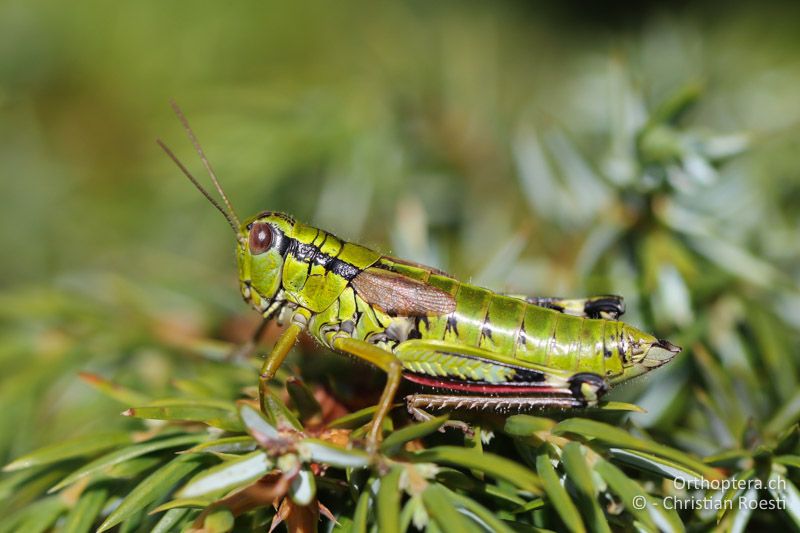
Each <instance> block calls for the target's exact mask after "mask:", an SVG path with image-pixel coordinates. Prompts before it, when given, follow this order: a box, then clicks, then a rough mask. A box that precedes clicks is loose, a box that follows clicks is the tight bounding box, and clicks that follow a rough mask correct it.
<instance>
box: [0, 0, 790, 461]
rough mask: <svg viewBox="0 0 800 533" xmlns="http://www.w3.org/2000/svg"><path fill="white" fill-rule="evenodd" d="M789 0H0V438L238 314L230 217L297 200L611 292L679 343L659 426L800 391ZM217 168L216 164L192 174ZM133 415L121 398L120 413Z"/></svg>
mask: <svg viewBox="0 0 800 533" xmlns="http://www.w3.org/2000/svg"><path fill="white" fill-rule="evenodd" d="M798 20H800V8H798V7H797V6H790V5H782V4H779V3H767V4H752V5H747V4H743V5H740V6H737V7H734V6H731V5H729V4H725V3H720V2H718V3H710V4H704V5H703V6H697V5H694V6H691V5H684V6H679V7H673V9H672V10H670V11H668V10H666V9H663V8H662V7H660V5H659V4H655V5H651V4H643V5H640V6H639V7H637V8H635V9H634V10H632V11H631V10H629V9H624V8H621V7H619V8H616V9H612V8H610V7H609V8H604V7H601V6H595V7H593V8H591V9H588V10H587V9H586V8H585V7H583V6H582V4H581V3H578V2H571V3H570V2H568V3H566V4H564V3H558V4H556V3H546V2H534V3H528V2H510V1H509V2H495V3H485V4H479V3H474V2H470V3H456V2H437V3H427V2H406V3H388V2H386V3H384V2H345V3H328V2H318V3H316V2H302V3H298V4H292V5H288V3H278V2H237V3H229V4H225V5H222V4H217V3H198V2H186V1H180V2H155V1H140V2H114V3H108V2H99V1H94V2H80V3H70V4H66V3H63V2H55V1H36V2H27V1H26V2H23V1H14V0H11V1H8V0H7V1H4V2H2V3H0V175H2V179H1V180H0V216H2V224H0V248H1V249H2V250H3V253H2V262H1V263H0V290H1V291H2V293H0V317H2V322H1V323H0V406H1V407H2V408H1V409H0V435H2V438H0V461H2V462H3V463H5V462H7V461H8V460H10V459H11V458H12V457H14V456H17V455H19V454H20V453H22V452H24V451H27V450H29V449H31V448H32V447H34V446H36V445H40V444H42V443H46V442H52V441H54V440H58V439H61V438H64V437H66V436H68V435H73V434H76V433H80V432H84V431H87V430H89V429H93V428H97V427H98V426H105V425H108V424H109V423H112V422H110V421H113V420H115V417H114V414H115V413H117V412H119V411H120V410H121V408H120V406H119V405H108V404H107V403H106V402H105V401H104V400H101V399H100V397H99V396H97V394H96V393H95V392H94V391H92V390H91V389H90V388H89V387H87V386H86V385H85V384H84V383H82V382H80V381H79V380H78V379H77V378H76V375H77V373H78V372H79V371H89V372H94V373H98V374H100V375H102V376H104V377H106V378H110V379H114V380H117V381H120V382H123V383H128V384H131V385H135V386H137V387H140V388H146V389H148V390H153V391H161V390H166V389H167V388H168V387H169V383H170V380H171V379H172V378H176V377H181V376H187V375H192V374H193V373H195V372H196V371H197V368H199V367H201V366H202V365H203V364H207V363H204V362H202V361H197V360H196V359H193V358H192V357H191V356H187V355H186V353H185V352H186V350H184V349H181V348H180V346H181V345H182V342H184V340H185V339H186V338H197V337H200V336H204V335H207V336H210V337H212V338H218V339H225V340H241V339H243V338H245V337H246V335H247V331H248V329H249V328H250V327H251V324H255V322H254V320H255V317H254V313H252V312H250V311H248V309H247V308H246V307H245V305H244V304H243V303H242V302H241V301H240V299H239V296H238V290H237V284H236V272H235V267H234V257H233V242H232V239H231V234H230V230H229V228H228V226H227V224H225V222H224V220H223V219H222V218H221V217H220V216H219V214H218V213H216V212H215V211H214V210H213V209H212V208H211V207H210V206H209V205H208V204H207V203H206V202H205V200H204V199H203V198H202V197H201V196H200V195H199V194H198V193H197V192H196V191H195V190H193V188H192V187H191V185H190V184H189V183H188V182H187V181H186V180H185V179H184V178H183V177H182V176H181V175H180V173H179V171H178V170H177V168H175V166H174V165H173V164H172V163H171V162H170V161H169V160H168V159H167V158H166V157H165V156H164V154H163V153H162V152H161V151H160V150H159V149H158V147H157V146H156V144H155V142H154V141H155V139H156V138H157V137H160V138H162V139H164V140H165V141H166V142H167V144H169V145H170V146H171V147H172V148H173V149H174V150H175V151H176V153H178V154H179V156H180V157H182V158H183V159H184V161H185V162H186V164H187V165H188V166H189V167H190V168H191V169H192V170H193V171H194V172H195V173H196V174H197V175H198V176H202V172H201V170H202V167H201V165H200V163H199V161H198V159H197V157H196V156H195V155H194V153H193V152H192V150H191V146H190V144H189V142H188V140H187V139H186V137H185V136H184V133H183V132H182V130H181V128H180V124H179V122H178V120H177V119H176V118H175V116H174V115H173V114H172V113H171V110H170V108H169V105H168V102H169V99H170V98H174V99H175V100H176V101H177V102H178V103H179V104H180V105H181V106H182V107H183V109H184V111H185V113H186V114H187V116H188V118H189V120H190V122H191V123H192V125H193V127H194V129H195V131H196V133H197V135H198V137H199V138H200V140H201V142H202V143H203V145H204V147H205V149H206V152H207V153H208V155H209V157H210V159H211V162H212V164H213V165H214V167H215V169H216V170H217V172H218V174H219V175H220V176H221V179H222V181H223V184H224V186H225V187H226V189H227V191H228V194H229V195H230V197H231V198H232V201H233V203H234V205H235V207H236V210H237V211H238V213H239V215H240V216H242V217H244V216H248V215H250V214H253V213H255V212H257V211H260V210H264V209H271V210H280V211H285V212H289V213H292V214H293V215H295V216H296V217H297V218H298V219H300V220H302V221H305V222H309V223H313V224H315V225H318V226H320V227H324V228H326V229H329V230H332V231H334V232H335V233H337V234H338V235H340V236H341V237H343V238H346V239H350V240H355V241H358V242H361V243H363V244H366V245H370V246H373V247H376V248H378V249H381V250H384V251H387V252H392V253H393V254H395V255H398V256H401V257H405V258H408V259H412V260H417V261H421V262H425V263H429V264H433V265H436V266H438V267H441V268H444V269H447V270H449V271H451V272H453V273H454V274H456V275H458V276H459V277H461V278H462V279H465V280H472V281H473V282H475V283H478V284H481V285H484V286H488V287H491V288H494V289H497V290H502V291H509V292H515V293H526V294H536V295H563V296H582V295H588V294H595V293H608V292H612V293H619V294H622V295H623V296H624V297H625V298H626V301H627V302H628V314H627V315H626V320H627V321H629V322H631V323H633V324H636V325H638V326H640V327H642V328H644V329H649V330H653V331H657V332H658V333H659V334H660V335H664V336H669V338H670V339H673V340H675V341H676V342H678V343H679V344H683V345H684V346H685V347H687V348H688V349H687V350H685V352H684V354H682V355H681V357H680V358H679V359H678V360H676V361H675V362H674V363H672V364H671V365H670V367H669V368H668V369H662V370H660V371H659V372H658V373H657V374H656V375H653V376H652V377H649V378H647V379H643V380H639V381H637V382H636V383H633V384H631V385H630V386H627V387H626V388H625V390H623V391H622V395H623V396H625V397H627V398H629V399H630V398H638V401H639V403H641V404H642V405H644V406H645V407H647V408H648V410H649V412H648V414H647V415H643V416H639V417H637V418H634V421H635V422H636V423H637V424H638V425H639V426H640V427H642V428H645V429H646V430H649V431H652V432H654V433H656V434H658V435H661V440H663V441H668V442H670V443H671V444H674V445H678V446H681V447H684V448H686V449H689V450H691V451H694V452H696V453H699V454H701V455H704V456H705V455H709V454H713V453H718V452H720V451H724V450H731V449H754V448H755V446H756V445H757V444H759V443H762V442H765V441H767V440H768V439H769V438H770V437H769V436H770V435H774V434H776V433H777V432H778V431H779V430H782V429H784V428H787V427H790V426H791V425H792V424H793V423H794V422H796V421H797V419H798V418H800V396H798V393H797V390H798V388H797V383H798V372H797V365H798V357H799V356H800V354H799V353H798V346H799V345H800V344H799V343H798V331H800V292H798V283H799V282H800V238H798V229H800V158H798V152H799V150H800V128H798V121H800V99H799V98H798V94H800V93H799V92H798V87H800V32H798V31H797V21H798ZM203 179H205V178H204V176H203ZM118 423H119V424H123V423H126V422H125V421H124V420H122V419H121V417H120V420H119V422H118Z"/></svg>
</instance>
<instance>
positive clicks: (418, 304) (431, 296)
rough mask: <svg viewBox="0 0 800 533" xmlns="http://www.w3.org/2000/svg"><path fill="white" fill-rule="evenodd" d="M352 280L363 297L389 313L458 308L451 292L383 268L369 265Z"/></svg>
mask: <svg viewBox="0 0 800 533" xmlns="http://www.w3.org/2000/svg"><path fill="white" fill-rule="evenodd" d="M351 284H352V285H353V287H354V288H355V290H356V292H357V293H358V295H359V296H360V297H361V298H363V299H364V301H366V302H367V303H369V304H371V305H374V306H377V307H379V308H380V309H381V310H382V311H384V312H385V313H387V314H389V315H396V316H430V315H447V314H449V313H452V312H453V311H455V309H456V300H455V298H453V296H451V295H450V294H449V293H447V292H445V291H443V290H441V289H437V288H436V287H432V286H430V285H428V284H426V283H423V282H421V281H417V280H415V279H412V278H409V277H407V276H404V275H402V274H398V273H396V272H391V271H389V270H384V269H381V268H367V269H366V270H364V271H362V272H360V273H359V274H358V275H357V276H356V277H355V278H353V281H352V282H351Z"/></svg>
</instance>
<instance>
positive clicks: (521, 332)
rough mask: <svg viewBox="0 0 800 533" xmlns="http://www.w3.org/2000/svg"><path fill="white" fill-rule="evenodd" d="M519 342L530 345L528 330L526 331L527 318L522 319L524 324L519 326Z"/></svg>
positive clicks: (521, 344)
mask: <svg viewBox="0 0 800 533" xmlns="http://www.w3.org/2000/svg"><path fill="white" fill-rule="evenodd" d="M517 344H519V345H520V346H527V345H528V332H527V331H525V319H524V318H523V319H522V324H521V325H520V326H519V333H517Z"/></svg>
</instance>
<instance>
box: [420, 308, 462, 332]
mask: <svg viewBox="0 0 800 533" xmlns="http://www.w3.org/2000/svg"><path fill="white" fill-rule="evenodd" d="M426 320H427V319H426ZM444 332H445V334H447V333H450V332H452V333H453V335H455V336H456V337H458V318H456V314H455V313H450V315H448V317H447V323H446V324H445V325H444Z"/></svg>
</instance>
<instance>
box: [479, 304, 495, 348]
mask: <svg viewBox="0 0 800 533" xmlns="http://www.w3.org/2000/svg"><path fill="white" fill-rule="evenodd" d="M484 337H486V338H487V339H489V340H490V341H491V340H493V339H492V327H491V326H490V325H489V310H488V309H487V310H486V316H485V317H484V318H483V324H482V325H481V340H483V338H484ZM479 342H480V341H479Z"/></svg>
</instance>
